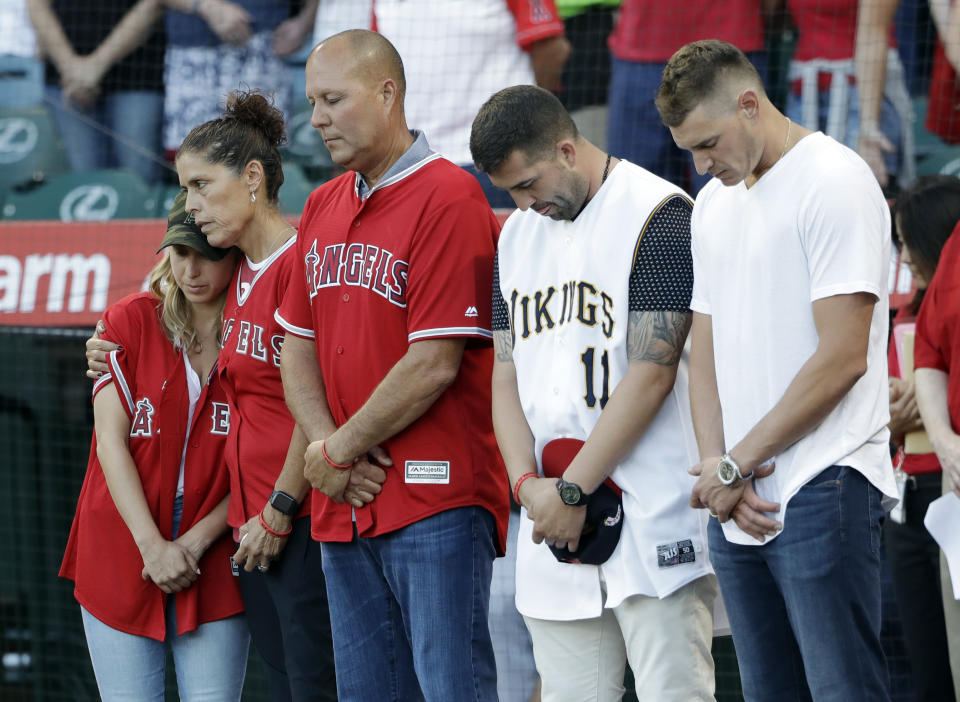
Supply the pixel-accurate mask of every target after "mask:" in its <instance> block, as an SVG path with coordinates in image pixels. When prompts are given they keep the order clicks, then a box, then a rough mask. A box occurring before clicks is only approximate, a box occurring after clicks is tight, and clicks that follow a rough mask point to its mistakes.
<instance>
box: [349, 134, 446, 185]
mask: <svg viewBox="0 0 960 702" xmlns="http://www.w3.org/2000/svg"><path fill="white" fill-rule="evenodd" d="M410 134H411V135H413V143H412V144H411V145H410V148H409V149H407V150H406V151H404V152H403V155H402V156H400V158H398V159H397V160H396V161H395V162H394V164H393V165H392V166H390V168H388V169H387V172H386V173H384V174H383V176H381V178H380V180H379V181H377V184H376V185H375V186H373V188H371V187H370V186H369V185H367V181H365V180H364V179H363V176H361V175H360V174H359V173H357V175H356V189H357V195H358V196H359V197H360V199H361V200H366V199H367V198H368V197H370V195H371V193H373V192H374V191H375V190H376V189H377V188H378V187H380V185H382V184H385V183H387V181H389V180H390V179H391V178H393V177H394V176H396V175H397V174H399V173H403V172H404V171H405V170H407V169H408V168H410V167H411V166H413V165H414V164H416V163H419V162H420V161H422V160H423V159H425V158H426V157H427V156H430V155H431V154H432V153H433V150H432V149H431V148H430V145H429V144H428V143H427V137H425V136H424V134H423V132H421V131H420V130H418V129H411V130H410Z"/></svg>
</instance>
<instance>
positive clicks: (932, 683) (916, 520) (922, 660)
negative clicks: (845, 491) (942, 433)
mask: <svg viewBox="0 0 960 702" xmlns="http://www.w3.org/2000/svg"><path fill="white" fill-rule="evenodd" d="M940 480H941V474H940V473H930V474H924V475H917V476H910V478H908V481H907V490H906V495H905V496H904V509H905V510H906V517H907V518H906V521H905V522H904V523H903V524H897V523H895V522H894V521H892V520H891V519H889V518H887V521H886V523H885V524H884V526H883V540H884V546H885V547H886V550H887V563H889V564H890V575H891V576H892V578H893V589H894V591H895V592H896V594H897V607H898V609H899V610H900V622H901V624H902V626H903V640H904V644H905V645H906V649H907V657H908V658H909V660H910V667H911V669H912V670H913V686H914V689H915V690H916V693H917V697H916V699H917V700H918V702H953V701H954V694H953V678H952V677H951V675H950V657H949V655H948V652H947V631H946V626H945V624H944V621H943V600H942V599H941V597H940V548H939V547H938V546H937V543H936V542H935V541H934V540H933V537H931V536H930V532H928V531H927V530H926V528H925V527H924V526H923V518H924V516H925V515H926V514H927V507H929V506H930V503H931V502H933V501H934V500H935V499H937V498H938V497H940V491H941V485H940Z"/></svg>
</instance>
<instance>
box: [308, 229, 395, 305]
mask: <svg viewBox="0 0 960 702" xmlns="http://www.w3.org/2000/svg"><path fill="white" fill-rule="evenodd" d="M303 262H304V269H305V270H306V273H307V289H308V290H309V291H310V300H311V301H312V300H313V298H314V297H316V296H317V291H319V290H320V288H333V287H338V286H340V285H350V286H353V287H362V288H367V289H368V290H372V291H373V292H375V293H377V294H378V295H380V296H381V297H383V298H385V299H386V300H387V301H389V302H390V303H392V304H394V305H396V306H397V307H406V306H407V269H408V268H409V267H410V265H409V264H408V263H407V262H406V261H404V260H403V259H400V258H397V257H396V256H395V255H394V254H393V253H392V252H391V251H388V250H387V249H384V248H381V247H379V246H374V245H373V244H360V243H356V242H355V243H352V244H342V243H341V244H331V245H329V246H327V247H325V248H324V249H323V255H322V256H321V255H320V253H318V252H317V242H316V241H314V242H313V244H311V246H310V250H309V251H308V252H307V254H306V256H304V257H303Z"/></svg>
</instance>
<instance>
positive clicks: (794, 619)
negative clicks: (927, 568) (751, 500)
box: [709, 466, 890, 702]
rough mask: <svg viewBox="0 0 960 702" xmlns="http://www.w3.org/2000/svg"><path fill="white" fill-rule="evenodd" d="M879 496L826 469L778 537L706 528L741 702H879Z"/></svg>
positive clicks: (852, 476) (863, 482)
mask: <svg viewBox="0 0 960 702" xmlns="http://www.w3.org/2000/svg"><path fill="white" fill-rule="evenodd" d="M882 516H883V509H882V508H881V506H880V491H879V490H877V489H876V488H875V487H873V485H871V484H870V482H869V481H868V480H867V479H866V478H864V477H863V475H862V474H861V473H860V472H858V471H856V470H854V469H853V468H849V467H846V466H831V467H830V468H827V469H826V470H824V471H823V472H821V473H820V474H819V475H817V476H815V477H814V478H813V479H811V480H810V482H808V483H807V484H806V485H804V486H803V488H801V489H800V491H799V492H798V493H797V494H796V495H795V496H794V497H793V499H791V500H790V503H789V506H788V508H787V519H786V522H785V524H784V530H783V532H782V533H781V534H780V535H779V536H778V537H777V538H776V539H774V540H773V541H771V542H769V543H768V544H765V545H763V546H741V545H738V544H732V543H730V542H729V541H727V540H726V539H725V538H724V536H723V531H722V530H721V528H720V524H719V522H717V521H716V520H711V522H710V527H709V537H710V559H711V561H712V562H713V566H714V568H715V570H716V572H717V578H718V579H719V581H720V591H721V592H722V593H723V602H724V604H725V605H726V608H727V614H728V616H729V618H730V627H731V629H732V632H733V643H734V645H735V646H736V649H737V661H738V662H739V664H740V680H741V683H742V685H743V694H744V699H746V700H747V701H748V702H753V701H757V702H788V701H790V702H793V701H800V700H811V699H812V700H817V702H858V701H860V700H862V701H863V702H886V701H887V700H889V699H890V698H889V693H888V683H887V670H886V660H885V658H884V655H883V650H882V649H881V647H880V520H881V518H882Z"/></svg>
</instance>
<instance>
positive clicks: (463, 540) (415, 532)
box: [323, 507, 497, 702]
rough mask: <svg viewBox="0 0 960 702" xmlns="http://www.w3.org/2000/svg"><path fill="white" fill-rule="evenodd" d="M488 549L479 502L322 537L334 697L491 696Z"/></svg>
mask: <svg viewBox="0 0 960 702" xmlns="http://www.w3.org/2000/svg"><path fill="white" fill-rule="evenodd" d="M495 555H496V552H495V547H494V521H493V516H492V515H491V514H490V513H489V512H488V511H486V510H485V509H483V508H482V507H459V508H455V509H448V510H446V511H444V512H439V513H437V514H434V515H432V516H430V517H426V518H424V519H421V520H420V521H418V522H414V523H413V524H410V525H408V526H405V527H403V528H402V529H397V530H396V531H393V532H390V533H388V534H383V535H381V536H374V537H370V538H362V539H361V538H357V537H356V536H354V538H353V540H352V541H350V542H348V543H325V544H323V560H324V570H325V572H326V575H327V587H328V588H329V593H330V612H331V614H332V615H333V616H332V621H333V639H334V645H335V650H336V656H337V659H336V660H337V686H338V689H339V692H340V698H341V700H343V701H344V702H416V701H417V700H426V701H427V702H495V701H496V699H497V672H496V663H495V660H494V655H493V644H492V643H491V642H490V629H489V627H488V625H487V616H488V612H489V609H490V578H491V571H492V568H493V559H494V556H495Z"/></svg>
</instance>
